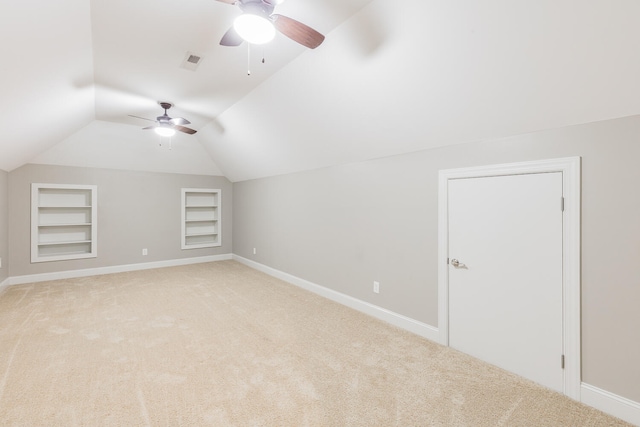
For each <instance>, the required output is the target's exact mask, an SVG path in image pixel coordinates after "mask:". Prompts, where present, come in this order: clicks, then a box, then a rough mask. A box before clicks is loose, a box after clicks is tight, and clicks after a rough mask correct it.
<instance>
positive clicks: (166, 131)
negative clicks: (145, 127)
mask: <svg viewBox="0 0 640 427" xmlns="http://www.w3.org/2000/svg"><path fill="white" fill-rule="evenodd" d="M154 131H155V132H156V133H157V134H158V135H160V136H167V137H169V136H173V135H175V134H176V130H175V129H172V128H170V127H165V126H159V127H157V128H155V129H154Z"/></svg>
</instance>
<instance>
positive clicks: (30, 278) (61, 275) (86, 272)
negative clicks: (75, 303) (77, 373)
mask: <svg viewBox="0 0 640 427" xmlns="http://www.w3.org/2000/svg"><path fill="white" fill-rule="evenodd" d="M230 259H232V257H231V254H222V255H208V256H201V257H195V258H180V259H170V260H166V261H153V262H145V263H139V264H125V265H114V266H109V267H97V268H87V269H83V270H66V271H56V272H51V273H41V274H27V275H24V276H14V277H9V278H7V280H5V282H7V281H8V283H7V285H10V286H13V285H21V284H24V283H35V282H46V281H49V280H59V279H71V278H74V277H87V276H98V275H101V274H112V273H123V272H126V271H137V270H150V269H152V268H163V267H175V266H178V265H188V264H200V263H203V262H213V261H227V260H230ZM3 283H4V282H3Z"/></svg>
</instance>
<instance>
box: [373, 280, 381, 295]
mask: <svg viewBox="0 0 640 427" xmlns="http://www.w3.org/2000/svg"><path fill="white" fill-rule="evenodd" d="M373 292H375V293H376V294H379V293H380V282H376V281H374V282H373Z"/></svg>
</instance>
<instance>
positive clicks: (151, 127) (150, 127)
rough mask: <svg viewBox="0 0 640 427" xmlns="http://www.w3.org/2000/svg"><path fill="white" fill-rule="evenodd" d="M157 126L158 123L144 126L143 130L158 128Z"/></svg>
mask: <svg viewBox="0 0 640 427" xmlns="http://www.w3.org/2000/svg"><path fill="white" fill-rule="evenodd" d="M157 127H158V125H153V126H147V127H146V128H142V130H147V129H155V128H157Z"/></svg>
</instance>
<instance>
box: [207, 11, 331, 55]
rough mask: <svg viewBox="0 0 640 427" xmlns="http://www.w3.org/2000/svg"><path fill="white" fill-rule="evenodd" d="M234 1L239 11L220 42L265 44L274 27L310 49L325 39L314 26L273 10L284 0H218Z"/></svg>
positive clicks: (271, 36)
mask: <svg viewBox="0 0 640 427" xmlns="http://www.w3.org/2000/svg"><path fill="white" fill-rule="evenodd" d="M218 1H220V2H222V3H227V4H231V5H237V6H238V7H239V8H240V10H242V15H240V16H239V17H237V18H236V20H235V21H234V23H233V26H232V27H231V28H229V30H228V31H227V32H226V33H225V34H224V36H223V37H222V40H220V44H221V45H222V46H239V45H241V44H242V42H243V41H245V40H246V41H247V42H249V43H252V44H264V43H267V42H269V41H271V40H272V39H273V37H274V36H275V34H276V31H279V32H280V33H282V34H284V35H285V36H287V37H289V38H290V39H291V40H293V41H295V42H297V43H300V44H301V45H303V46H306V47H308V48H310V49H315V48H316V47H318V46H320V45H321V44H322V42H323V41H324V36H323V35H322V34H320V33H319V32H318V31H316V30H314V29H313V28H311V27H309V26H307V25H305V24H303V23H301V22H298V21H296V20H295V19H292V18H289V17H287V16H284V15H278V14H275V13H273V11H274V9H275V7H276V6H277V5H278V4H280V3H282V1H283V0H218Z"/></svg>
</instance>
